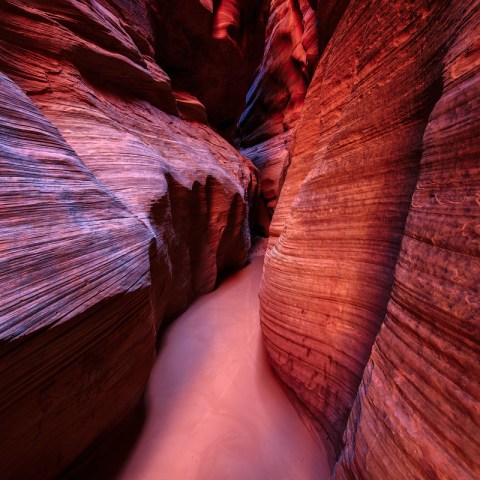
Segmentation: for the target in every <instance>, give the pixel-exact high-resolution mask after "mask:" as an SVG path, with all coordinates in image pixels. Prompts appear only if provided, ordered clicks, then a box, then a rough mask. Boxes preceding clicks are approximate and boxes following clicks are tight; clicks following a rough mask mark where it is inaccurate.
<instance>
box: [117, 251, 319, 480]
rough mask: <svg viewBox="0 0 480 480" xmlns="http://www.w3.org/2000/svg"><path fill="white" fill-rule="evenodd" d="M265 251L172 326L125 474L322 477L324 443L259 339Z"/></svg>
mask: <svg viewBox="0 0 480 480" xmlns="http://www.w3.org/2000/svg"><path fill="white" fill-rule="evenodd" d="M262 264H263V257H256V258H255V259H254V260H253V262H252V263H251V264H250V265H248V266H247V267H246V268H244V269H243V270H240V271H239V272H238V273H236V274H235V275H233V276H231V277H229V278H228V279H227V280H225V281H224V282H223V283H222V284H221V285H220V286H219V288H218V289H217V290H215V291H214V292H212V293H210V294H208V295H205V296H203V297H201V298H200V299H199V300H197V301H196V302H195V303H194V304H193V305H192V306H191V307H190V308H189V309H188V311H187V312H186V313H185V314H183V315H182V316H181V317H179V318H178V319H177V320H176V321H175V322H174V323H173V325H172V326H171V327H170V329H169V330H168V331H167V333H166V335H165V338H164V341H163V344H162V346H161V348H160V351H159V354H158V358H157V361H156V364H155V367H154V369H153V371H152V375H151V377H150V381H149V384H148V388H147V392H146V401H147V418H146V421H145V425H144V428H143V431H142V433H141V435H140V437H139V440H138V443H137V445H136V447H135V449H134V451H133V453H132V455H131V457H130V459H129V460H128V461H127V462H126V466H125V467H124V469H123V472H122V474H121V475H120V478H122V479H124V480H127V479H128V480H135V479H138V480H140V479H141V480H154V479H155V480H159V479H182V480H188V479H198V480H225V479H229V480H235V479H238V480H246V479H248V480H256V479H258V480H260V479H275V480H281V479H285V480H286V479H288V480H295V479H298V480H301V479H316V480H321V479H324V478H325V479H326V478H328V476H329V470H328V463H327V460H326V455H325V452H323V451H321V450H319V447H318V446H317V445H316V444H315V443H314V441H313V438H312V437H311V435H310V433H309V432H308V431H307V429H306V428H305V427H304V425H303V424H302V422H301V420H300V418H299V416H298V415H297V413H296V411H295V409H294V408H293V406H292V405H291V403H290V402H289V401H288V399H287V397H286V395H285V393H284V391H283V390H282V388H281V386H280V383H279V382H278V381H277V379H276V377H275V376H274V373H273V371H272V370H271V368H270V366H269V364H268V361H267V357H266V354H265V350H264V346H263V343H262V341H261V332H260V323H259V319H258V310H259V309H258V286H259V283H260V278H261V273H262Z"/></svg>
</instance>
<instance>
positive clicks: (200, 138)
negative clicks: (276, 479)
mask: <svg viewBox="0 0 480 480" xmlns="http://www.w3.org/2000/svg"><path fill="white" fill-rule="evenodd" d="M151 14H152V10H151V4H150V3H149V2H148V1H145V2H142V1H140V0H138V1H136V2H116V1H112V2H107V1H102V2H93V3H92V2H78V1H69V0H59V1H56V2H41V1H35V0H29V1H28V2H26V1H22V0H11V1H8V2H2V4H1V6H0V71H3V72H4V73H5V74H6V75H8V77H7V76H5V75H3V74H2V77H1V82H2V85H1V86H2V88H1V91H0V95H1V103H0V105H1V107H0V115H1V117H2V118H1V124H0V128H1V129H2V145H1V149H2V150H1V154H0V166H1V169H2V189H1V194H0V196H1V217H0V222H1V226H2V228H1V230H0V242H1V251H2V264H1V274H2V286H3V288H4V296H3V300H2V302H1V304H0V325H1V329H2V330H1V332H2V333H1V334H0V358H1V360H0V379H1V382H2V389H1V391H0V405H1V406H0V412H1V413H0V422H1V424H2V432H1V434H0V452H1V453H0V460H1V463H2V476H3V477H2V478H25V479H27V478H39V475H41V476H42V477H43V478H50V477H52V476H54V475H55V474H57V473H59V472H60V471H61V470H62V469H63V468H65V466H66V465H68V463H70V462H71V461H72V460H73V459H74V458H75V456H77V455H78V454H79V453H80V452H81V451H82V450H83V449H85V448H86V447H87V446H88V445H89V444H90V443H91V442H92V441H93V440H94V439H95V438H96V437H97V436H98V435H99V434H100V433H101V432H103V431H104V430H105V429H107V428H109V427H111V426H112V425H114V424H115V423H117V422H118V421H119V420H121V418H122V417H123V416H125V414H126V413H127V412H128V411H129V410H130V409H131V408H132V406H133V405H134V404H135V403H136V402H137V401H138V399H139V397H140V395H141V393H142V391H143V388H144V385H145V382H146V379H147V377H148V374H149V370H150V367H151V365H152V362H153V358H154V352H155V336H156V328H158V326H159V324H160V323H161V321H162V320H163V319H165V318H166V319H169V318H172V317H173V316H175V315H178V314H179V313H180V312H181V311H183V310H184V309H185V308H186V307H187V305H188V304H189V303H190V302H191V301H192V300H193V299H194V298H195V297H196V296H198V295H199V294H202V293H206V292H207V291H210V290H211V289H213V288H214V286H215V283H216V279H217V276H218V274H219V272H221V271H222V270H223V269H226V268H230V267H232V268H237V267H240V266H242V265H244V264H245V262H246V261H247V253H248V249H249V245H250V234H249V225H248V215H249V204H251V203H253V201H254V198H253V195H254V193H255V191H256V171H255V168H254V167H253V166H252V165H251V163H250V162H249V161H248V160H246V159H245V158H244V157H242V156H241V155H240V154H239V153H238V152H237V151H236V150H235V149H234V148H233V147H232V146H230V145H229V144H228V143H227V142H226V141H225V140H224V139H223V138H221V137H220V136H219V135H218V134H216V133H215V132H213V131H212V129H211V128H210V127H208V126H206V125H203V124H200V123H196V122H193V123H190V122H187V121H184V120H183V119H181V118H179V117H178V114H179V113H180V115H181V116H183V117H185V116H188V115H185V110H184V107H185V105H184V104H185V103H186V102H187V103H189V104H190V105H194V106H195V108H194V109H193V112H194V115H198V114H199V113H201V112H202V107H201V106H200V104H199V102H198V101H196V100H195V99H194V98H193V97H192V96H191V95H190V96H189V95H181V94H180V95H179V94H178V93H177V94H176V95H175V93H174V92H173V91H172V88H171V82H170V79H169V77H168V75H167V74H166V73H165V72H164V71H163V70H162V69H161V68H160V66H159V65H158V64H157V63H156V62H155V60H154V58H155V57H156V56H158V55H157V54H158V50H157V49H158V36H157V33H156V32H155V29H154V28H153V26H154V25H155V18H152V17H151ZM182 109H183V114H182ZM179 110H180V112H179ZM190 112H192V109H190ZM200 119H201V118H200ZM202 120H204V118H203V119H202Z"/></svg>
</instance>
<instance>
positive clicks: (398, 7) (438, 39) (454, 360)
mask: <svg viewBox="0 0 480 480" xmlns="http://www.w3.org/2000/svg"><path fill="white" fill-rule="evenodd" d="M479 9H480V5H479V3H478V2H477V1H475V0H471V1H467V2H465V1H453V2H430V1H419V2H418V1H417V2H400V1H395V2H383V1H370V2H362V1H351V2H350V4H349V6H348V8H347V9H346V11H345V13H344V14H343V16H342V18H341V20H340V22H339V24H338V26H337V28H336V30H335V32H334V34H333V36H332V38H331V40H330V42H329V43H328V45H327V47H326V49H325V52H324V53H323V55H322V57H321V59H320V61H319V64H318V67H317V70H316V72H315V75H314V78H313V80H312V83H311V86H310V88H309V90H308V93H307V97H306V100H305V106H304V109H303V112H302V117H301V119H300V120H299V123H298V124H297V129H296V136H295V140H294V144H293V147H292V154H291V164H290V166H289V169H288V173H287V176H286V180H285V183H284V185H283V188H282V191H281V195H280V198H279V202H278V205H277V209H276V211H275V215H274V217H273V222H272V226H271V229H270V233H271V238H270V243H269V252H268V253H267V258H266V265H265V270H264V278H263V282H262V287H261V293H260V295H261V321H262V327H263V333H264V337H265V341H266V345H267V348H268V352H269V355H270V359H271V362H272V364H273V366H274V367H275V369H276V370H277V372H278V374H279V375H280V377H281V378H282V379H283V381H284V382H285V383H286V385H287V386H288V387H289V388H290V389H291V390H292V391H293V392H294V394H295V398H296V401H297V404H298V406H299V409H300V410H301V411H302V412H303V414H304V415H305V418H306V419H307V420H308V421H309V422H311V425H312V428H313V430H314V431H315V432H317V433H318V434H319V435H320V436H321V437H322V438H323V439H326V440H327V443H328V445H329V446H330V448H331V462H332V464H333V463H334V462H335V459H336V458H338V456H339V455H340V453H341V452H342V449H343V447H344V444H345V443H346V446H345V449H344V450H343V453H342V456H341V460H340V462H339V464H338V465H337V468H336V470H335V474H334V478H338V479H340V478H342V479H343V478H352V479H353V478H365V479H384V478H393V479H400V478H405V479H407V478H462V479H463V478H465V479H467V478H476V477H478V476H479V474H480V465H479V461H478V459H479V458H480V457H479V453H480V452H479V440H478V438H477V435H476V434H475V432H478V429H479V427H480V416H479V411H478V405H479V401H480V398H479V397H480V389H479V384H478V378H479V376H480V371H479V368H480V367H479V365H480V346H479V345H480V330H479V323H478V320H479V318H478V314H479V311H480V310H479V307H480V298H479V291H478V288H479V285H480V261H479V256H480V249H479V235H480V231H479V223H478V222H479V217H480V208H479V201H478V188H479V182H480V172H479V164H478V157H479V153H480V152H479V146H478V137H479V135H480V129H479V124H478V118H479V114H480V104H479V100H478V99H479V98H480V97H479V93H480V91H479V85H480V84H479V73H480V72H479V69H480V62H479V43H478V29H479V24H480V12H479ZM394 272H395V275H394ZM382 323H383V327H382V328H381V330H380V334H379V335H378V337H377V333H378V332H379V329H380V326H381V325H382ZM375 339H376V340H375ZM374 342H375V346H374V348H373V352H372V345H374ZM369 359H370V360H369ZM367 363H368V365H367ZM365 367H366V368H365ZM362 375H363V381H362V383H361V386H360V382H361V380H362ZM359 386H360V390H359ZM357 392H358V395H357ZM352 405H354V407H353V410H352ZM349 416H350V418H349ZM347 420H348V427H347Z"/></svg>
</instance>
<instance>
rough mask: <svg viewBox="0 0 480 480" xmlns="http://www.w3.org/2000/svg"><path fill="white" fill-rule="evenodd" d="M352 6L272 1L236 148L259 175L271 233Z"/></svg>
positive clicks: (264, 221) (261, 222) (345, 0)
mask: <svg viewBox="0 0 480 480" xmlns="http://www.w3.org/2000/svg"><path fill="white" fill-rule="evenodd" d="M347 4H348V0H342V1H338V0H337V1H334V2H332V1H322V2H320V4H319V5H318V6H317V4H316V2H315V1H313V2H312V1H310V2H309V1H307V0H300V1H292V0H272V1H271V2H270V13H269V19H268V24H267V31H266V40H265V52H264V57H263V60H262V64H261V66H260V67H259V69H258V73H257V77H256V79H255V81H254V83H253V85H252V87H251V88H250V90H249V92H248V95H247V108H246V110H245V111H244V112H243V114H242V117H241V118H240V121H239V125H238V129H237V132H236V143H237V145H238V146H239V148H240V151H241V152H242V153H243V154H244V155H245V156H246V157H248V158H250V159H251V160H252V162H253V163H254V164H255V166H256V167H257V168H258V169H259V170H260V178H261V193H262V198H263V201H264V203H265V206H266V208H267V210H268V213H269V216H268V217H267V218H266V219H259V225H260V226H261V227H262V228H263V229H264V230H265V231H266V232H268V228H269V224H270V219H271V216H272V215H273V212H274V210H275V207H276V204H277V198H278V193H279V190H280V188H281V186H282V183H283V179H284V171H285V170H286V168H287V167H288V164H289V152H290V145H291V139H292V137H293V135H294V131H295V126H296V124H297V122H298V120H299V118H300V114H301V112H302V108H303V103H304V100H305V95H306V93H307V89H308V86H309V85H310V81H311V79H312V76H313V73H314V71H315V68H316V66H317V63H318V59H319V55H320V54H321V53H322V52H323V51H324V49H325V46H326V45H327V43H328V40H329V39H330V37H331V35H332V33H333V31H334V30H335V28H336V26H337V24H338V21H339V20H340V17H341V14H342V13H343V11H344V9H345V8H346V5H347Z"/></svg>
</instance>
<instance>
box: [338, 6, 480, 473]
mask: <svg viewBox="0 0 480 480" xmlns="http://www.w3.org/2000/svg"><path fill="white" fill-rule="evenodd" d="M462 7H464V8H461V9H458V10H457V14H458V17H457V21H458V24H457V25H458V26H457V28H456V29H455V30H456V31H455V34H454V35H452V37H453V39H452V41H451V42H449V45H448V49H447V50H446V52H445V56H444V63H443V73H442V84H443V92H442V96H441V98H440V99H439V101H438V102H437V103H436V105H435V107H434V109H433V111H432V113H431V115H430V117H429V122H428V125H427V128H426V130H425V133H424V137H423V149H422V159H421V164H420V173H419V177H418V181H417V186H416V188H415V192H414V194H413V198H412V202H411V207H410V212H409V215H408V218H407V224H406V227H405V234H404V238H403V242H402V249H401V251H400V256H399V258H398V261H397V265H396V269H395V280H394V284H393V288H392V293H391V297H390V301H389V303H388V308H387V315H386V317H385V320H384V322H383V325H382V328H381V329H380V333H379V335H378V336H377V339H376V341H375V344H374V347H373V350H372V355H371V357H370V360H369V362H368V365H367V367H366V369H365V372H364V374H363V379H362V384H361V386H360V389H359V393H358V395H357V398H356V400H355V403H354V406H353V409H352V412H351V414H350V418H349V422H348V428H347V430H346V432H345V441H346V446H345V449H344V451H343V452H342V455H341V458H340V461H339V463H338V465H337V467H336V470H335V473H334V475H333V479H347V478H348V479H362V478H363V479H383V478H456V479H465V480H467V479H473V478H478V477H479V476H480V441H479V439H478V432H479V430H480V413H479V405H480V384H479V380H478V379H479V373H480V371H479V370H480V367H479V365H480V346H479V345H480V342H479V341H480V323H479V306H480V304H479V298H480V269H479V263H480V262H479V256H480V230H479V225H480V215H479V210H480V207H479V200H478V192H479V189H480V164H479V158H480V143H479V142H478V133H479V127H478V118H479V112H480V62H479V59H480V44H479V42H478V35H477V34H476V32H477V33H478V21H479V15H478V5H477V10H475V8H474V5H473V4H470V5H465V4H463V5H462Z"/></svg>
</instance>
